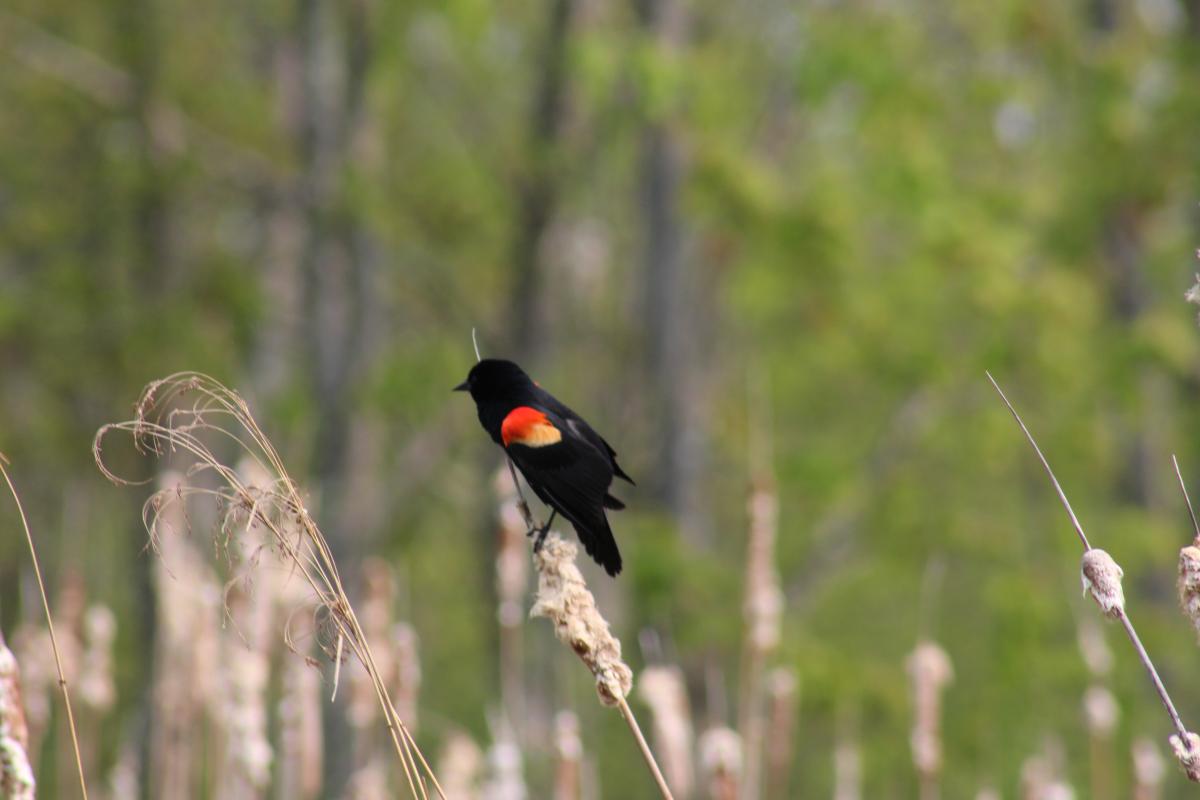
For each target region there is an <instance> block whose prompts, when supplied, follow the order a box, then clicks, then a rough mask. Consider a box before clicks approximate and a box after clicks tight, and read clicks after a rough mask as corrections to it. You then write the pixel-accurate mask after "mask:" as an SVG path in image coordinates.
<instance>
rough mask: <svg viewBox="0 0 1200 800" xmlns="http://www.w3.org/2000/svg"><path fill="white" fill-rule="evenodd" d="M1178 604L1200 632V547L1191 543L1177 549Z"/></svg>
mask: <svg viewBox="0 0 1200 800" xmlns="http://www.w3.org/2000/svg"><path fill="white" fill-rule="evenodd" d="M1178 587H1179V606H1180V608H1182V609H1183V613H1184V614H1185V615H1186V616H1187V618H1188V619H1190V620H1191V621H1192V627H1194V628H1195V629H1196V631H1197V632H1200V547H1198V546H1197V545H1196V543H1194V542H1193V543H1192V544H1190V545H1188V546H1187V547H1185V548H1183V549H1182V550H1180V551H1179V584H1178Z"/></svg>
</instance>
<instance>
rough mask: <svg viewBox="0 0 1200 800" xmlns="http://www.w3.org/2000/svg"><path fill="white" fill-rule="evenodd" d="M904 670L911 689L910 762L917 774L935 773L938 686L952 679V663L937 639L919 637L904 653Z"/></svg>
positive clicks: (938, 756) (939, 737)
mask: <svg viewBox="0 0 1200 800" xmlns="http://www.w3.org/2000/svg"><path fill="white" fill-rule="evenodd" d="M908 674H909V677H910V678H911V680H912V690H913V711H914V715H913V717H914V721H913V730H912V737H911V740H910V741H911V744H912V756H913V765H914V766H915V767H916V769H917V772H918V773H920V774H921V775H925V776H930V777H932V776H936V775H937V774H938V773H940V772H941V769H942V732H941V716H942V690H943V689H945V687H946V685H947V684H949V683H950V681H952V680H953V679H954V667H953V665H952V664H951V663H950V656H949V655H948V654H947V653H946V651H945V650H943V649H942V648H941V647H940V646H939V645H938V644H937V643H935V642H931V641H923V642H920V643H918V644H917V647H916V649H915V650H913V652H912V654H911V655H910V656H909V657H908Z"/></svg>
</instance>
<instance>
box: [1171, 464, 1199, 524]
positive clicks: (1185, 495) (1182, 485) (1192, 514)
mask: <svg viewBox="0 0 1200 800" xmlns="http://www.w3.org/2000/svg"><path fill="white" fill-rule="evenodd" d="M1171 463H1172V464H1173V465H1174V466H1175V477H1176V478H1178V479H1179V491H1181V492H1183V502H1185V503H1187V510H1188V516H1190V517H1191V518H1192V529H1193V530H1194V531H1196V541H1198V542H1200V521H1197V520H1196V510H1195V509H1193V508H1192V498H1190V497H1188V490H1187V485H1186V484H1185V483H1184V482H1183V472H1181V471H1180V469H1179V459H1178V458H1176V457H1175V454H1174V453H1172V454H1171Z"/></svg>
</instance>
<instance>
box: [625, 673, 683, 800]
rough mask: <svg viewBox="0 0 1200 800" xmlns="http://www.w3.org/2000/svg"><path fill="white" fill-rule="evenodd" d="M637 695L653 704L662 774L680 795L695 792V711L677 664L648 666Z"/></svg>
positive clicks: (656, 740)
mask: <svg viewBox="0 0 1200 800" xmlns="http://www.w3.org/2000/svg"><path fill="white" fill-rule="evenodd" d="M638 696H639V697H640V698H641V700H642V702H643V703H645V704H646V705H647V706H649V708H650V715H651V717H652V721H651V729H652V732H653V737H654V749H655V750H656V751H657V752H658V754H659V756H660V757H661V758H662V767H663V775H664V776H665V777H666V779H667V785H668V786H670V787H671V791H672V792H674V793H675V794H676V795H678V796H680V797H688V796H690V795H691V793H692V783H693V780H692V735H693V734H692V714H691V709H690V707H689V705H688V696H687V686H685V685H684V681H683V673H682V672H681V671H680V670H679V668H678V667H668V666H653V667H646V669H645V670H643V671H642V676H641V678H640V679H639V680H638Z"/></svg>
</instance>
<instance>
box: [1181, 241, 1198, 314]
mask: <svg viewBox="0 0 1200 800" xmlns="http://www.w3.org/2000/svg"><path fill="white" fill-rule="evenodd" d="M1197 256H1200V252H1197ZM1183 299H1184V300H1186V301H1188V302H1189V303H1192V304H1193V305H1198V306H1200V273H1198V274H1197V275H1196V282H1195V283H1193V284H1192V285H1191V287H1190V288H1189V289H1188V290H1187V291H1186V292H1184V293H1183Z"/></svg>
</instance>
